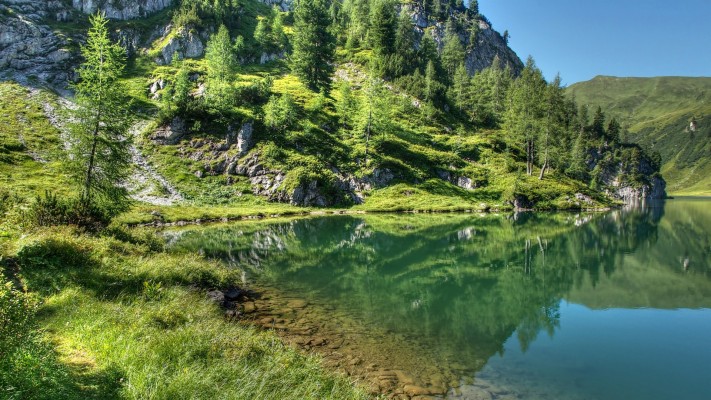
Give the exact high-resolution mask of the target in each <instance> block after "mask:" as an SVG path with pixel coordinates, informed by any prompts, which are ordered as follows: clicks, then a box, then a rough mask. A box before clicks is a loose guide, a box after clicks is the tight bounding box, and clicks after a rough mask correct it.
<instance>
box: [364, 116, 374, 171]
mask: <svg viewBox="0 0 711 400" xmlns="http://www.w3.org/2000/svg"><path fill="white" fill-rule="evenodd" d="M372 118H373V109H372V108H371V109H368V126H367V127H366V128H365V166H366V167H367V166H368V142H370V122H371V121H372Z"/></svg>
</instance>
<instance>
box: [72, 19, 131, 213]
mask: <svg viewBox="0 0 711 400" xmlns="http://www.w3.org/2000/svg"><path fill="white" fill-rule="evenodd" d="M90 23H91V28H90V29H89V33H88V37H87V42H86V45H84V46H82V48H81V55H82V57H83V58H84V62H83V63H82V64H81V65H80V66H79V69H78V70H77V72H78V74H79V82H78V83H77V84H75V85H74V89H75V91H76V104H77V109H76V111H75V115H74V121H75V122H74V123H73V124H72V126H71V130H70V134H71V144H72V145H71V147H70V149H69V161H68V168H69V172H70V175H71V176H72V177H73V178H74V180H75V181H77V183H79V184H81V194H80V206H81V208H82V211H83V212H84V213H92V212H94V211H95V210H96V209H97V208H98V209H101V210H102V211H104V212H108V213H113V212H118V211H121V210H123V209H125V207H126V206H127V204H128V197H127V192H126V189H124V188H123V187H121V186H119V184H120V183H122V182H123V181H124V180H125V179H126V178H127V177H128V176H129V167H130V165H131V155H130V152H129V148H130V144H131V137H130V136H129V135H128V134H127V132H128V129H129V127H130V124H131V118H130V102H129V100H128V98H127V96H126V95H125V93H126V92H127V90H126V88H125V87H124V86H123V85H122V83H121V82H120V80H119V77H120V76H121V74H122V72H123V69H124V66H125V62H126V60H125V58H126V56H125V51H124V49H123V48H121V46H120V45H118V44H117V43H112V42H111V41H110V40H109V32H108V28H107V24H108V20H107V19H106V18H105V17H104V15H103V14H97V15H94V16H91V17H90Z"/></svg>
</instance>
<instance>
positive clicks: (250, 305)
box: [242, 301, 271, 322]
mask: <svg viewBox="0 0 711 400" xmlns="http://www.w3.org/2000/svg"><path fill="white" fill-rule="evenodd" d="M242 311H244V313H245V314H249V313H253V312H255V311H257V306H255V305H254V302H252V301H248V302H246V303H244V304H242ZM270 322H271V321H270Z"/></svg>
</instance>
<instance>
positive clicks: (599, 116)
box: [590, 106, 605, 139]
mask: <svg viewBox="0 0 711 400" xmlns="http://www.w3.org/2000/svg"><path fill="white" fill-rule="evenodd" d="M590 133H591V134H592V136H593V139H602V138H603V137H604V136H605V113H604V112H602V107H600V106H598V107H597V110H595V115H594V116H593V121H592V125H591V126H590Z"/></svg>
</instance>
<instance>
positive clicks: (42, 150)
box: [0, 82, 71, 197]
mask: <svg viewBox="0 0 711 400" xmlns="http://www.w3.org/2000/svg"><path fill="white" fill-rule="evenodd" d="M42 101H46V102H50V103H54V102H53V99H52V97H51V96H49V95H48V94H47V93H46V92H39V94H37V95H36V96H35V97H30V95H29V90H28V89H26V88H24V87H22V86H20V85H18V84H15V83H9V82H2V83H0V126H2V129H0V188H2V189H7V190H10V191H12V192H13V193H14V194H15V195H17V196H20V197H34V196H36V195H40V194H43V193H44V192H45V190H48V189H51V190H55V191H56V192H58V193H59V194H70V193H71V189H68V187H69V185H67V183H68V180H67V178H66V176H65V175H64V174H63V172H62V168H61V157H62V154H61V143H60V139H59V137H60V136H59V131H58V130H57V128H55V127H54V126H52V124H51V123H50V121H49V120H48V119H47V116H46V115H45V113H44V110H43V108H42V105H41V102H42Z"/></svg>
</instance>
